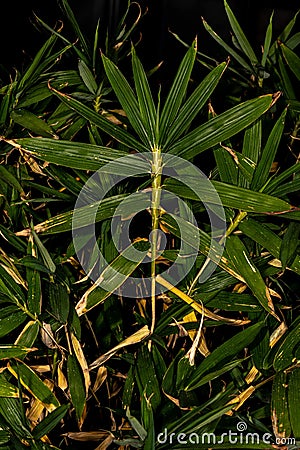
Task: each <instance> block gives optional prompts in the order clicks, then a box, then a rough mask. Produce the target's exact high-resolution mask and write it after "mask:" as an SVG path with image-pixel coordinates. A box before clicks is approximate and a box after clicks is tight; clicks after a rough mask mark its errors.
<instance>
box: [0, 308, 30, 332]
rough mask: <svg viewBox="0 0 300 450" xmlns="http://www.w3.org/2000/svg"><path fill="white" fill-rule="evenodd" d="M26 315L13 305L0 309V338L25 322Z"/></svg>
mask: <svg viewBox="0 0 300 450" xmlns="http://www.w3.org/2000/svg"><path fill="white" fill-rule="evenodd" d="M26 318H27V317H26V314H25V313H24V312H23V311H21V310H20V309H19V308H17V307H16V306H14V305H11V306H6V307H5V308H1V309H0V338H2V337H4V336H6V335H7V334H9V333H10V332H11V331H13V330H15V329H16V328H18V327H19V326H20V325H21V324H22V323H24V322H25V320H26Z"/></svg>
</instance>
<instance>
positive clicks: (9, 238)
mask: <svg viewBox="0 0 300 450" xmlns="http://www.w3.org/2000/svg"><path fill="white" fill-rule="evenodd" d="M0 233H1V236H2V238H3V239H4V240H5V241H6V243H7V244H9V245H11V246H12V247H13V248H15V249H16V250H18V251H19V252H22V253H23V252H24V253H26V244H25V243H24V241H23V240H22V239H21V238H19V237H18V236H16V235H15V233H13V232H12V231H11V230H9V229H8V228H6V227H5V226H4V225H1V224H0ZM0 274H1V269H0ZM0 280H1V277H0ZM0 292H1V281H0Z"/></svg>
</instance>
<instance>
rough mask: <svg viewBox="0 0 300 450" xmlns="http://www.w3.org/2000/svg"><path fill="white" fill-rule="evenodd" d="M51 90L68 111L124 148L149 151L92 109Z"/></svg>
mask: <svg viewBox="0 0 300 450" xmlns="http://www.w3.org/2000/svg"><path fill="white" fill-rule="evenodd" d="M51 90H52V92H53V93H54V94H55V95H56V96H57V97H58V98H60V100H61V101H62V102H63V103H64V104H66V105H67V106H68V107H69V108H70V109H72V110H73V111H76V112H77V113H78V114H80V115H81V116H83V117H84V118H85V119H87V120H89V121H90V122H91V123H93V124H95V125H96V126H97V127H99V128H100V129H101V130H102V131H104V132H105V133H107V134H108V135H109V136H111V137H113V138H114V139H116V140H117V141H119V142H121V143H122V144H124V145H126V147H129V148H133V149H135V150H137V151H141V152H143V151H147V150H149V149H148V147H147V146H145V145H143V144H142V143H141V142H139V141H138V140H137V139H135V138H134V137H133V136H131V134H130V133H128V132H126V131H125V130H123V129H122V128H121V127H120V126H118V125H115V124H113V123H112V122H110V121H109V120H108V119H106V118H105V117H104V116H103V115H100V114H98V113H96V112H95V111H94V110H93V109H91V108H89V107H88V106H86V105H84V104H83V103H81V102H80V101H78V100H76V99H74V98H72V97H70V96H69V95H67V94H63V93H61V92H59V91H57V90H56V89H54V88H53V87H52V88H51Z"/></svg>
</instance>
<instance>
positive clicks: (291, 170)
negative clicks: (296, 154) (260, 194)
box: [264, 163, 300, 195]
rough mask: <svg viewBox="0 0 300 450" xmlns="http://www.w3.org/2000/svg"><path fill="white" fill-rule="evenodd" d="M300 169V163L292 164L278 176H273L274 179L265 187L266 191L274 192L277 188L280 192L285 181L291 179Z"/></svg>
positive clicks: (268, 192) (267, 192)
mask: <svg viewBox="0 0 300 450" xmlns="http://www.w3.org/2000/svg"><path fill="white" fill-rule="evenodd" d="M299 171H300V164H299V163H296V164H293V165H291V166H290V167H288V168H287V169H286V170H284V171H283V172H282V173H281V174H279V175H278V176H277V177H275V178H273V180H271V181H270V183H268V184H267V186H266V188H265V189H264V192H265V193H266V194H270V193H272V194H274V193H275V191H276V190H277V192H279V191H280V188H281V186H282V185H283V182H284V181H286V180H287V179H289V178H290V177H292V176H294V175H295V174H297V173H298V172H299ZM297 178H298V177H297ZM274 195H275V194H274Z"/></svg>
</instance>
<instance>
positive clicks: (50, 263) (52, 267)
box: [32, 230, 56, 273]
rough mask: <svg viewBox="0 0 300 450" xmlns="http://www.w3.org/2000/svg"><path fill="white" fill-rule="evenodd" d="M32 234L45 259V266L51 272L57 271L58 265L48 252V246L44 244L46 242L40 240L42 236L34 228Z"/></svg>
mask: <svg viewBox="0 0 300 450" xmlns="http://www.w3.org/2000/svg"><path fill="white" fill-rule="evenodd" d="M32 235H33V239H34V242H35V243H36V246H37V248H38V250H39V252H40V255H41V257H42V259H43V261H44V264H45V266H46V267H47V268H48V269H49V270H50V272H51V273H54V272H55V271H56V265H55V264H54V262H53V260H52V258H51V256H50V253H49V252H48V250H47V249H46V247H45V246H44V244H43V243H42V241H41V240H40V238H39V237H38V235H37V234H36V232H35V231H34V230H32Z"/></svg>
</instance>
